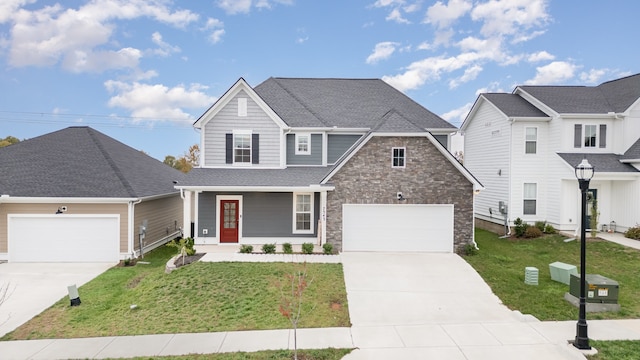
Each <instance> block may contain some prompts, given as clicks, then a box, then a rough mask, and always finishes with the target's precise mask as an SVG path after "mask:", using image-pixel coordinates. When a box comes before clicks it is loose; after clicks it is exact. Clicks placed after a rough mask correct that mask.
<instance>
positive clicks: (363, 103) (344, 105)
mask: <svg viewBox="0 0 640 360" xmlns="http://www.w3.org/2000/svg"><path fill="white" fill-rule="evenodd" d="M254 90H255V91H256V93H257V94H258V95H259V96H260V97H261V98H262V99H263V100H264V101H265V102H266V103H267V104H269V106H270V107H271V108H272V109H273V110H274V111H275V112H276V113H277V114H278V116H280V118H281V119H282V120H283V121H284V122H285V123H287V124H288V125H289V126H292V127H333V126H337V127H341V128H369V129H372V128H374V127H375V125H376V124H378V123H379V122H380V120H381V119H382V118H383V117H384V116H385V115H386V114H387V113H388V112H389V111H391V110H395V111H396V112H398V114H400V115H401V116H402V117H403V118H405V119H406V120H408V121H409V124H410V125H411V126H407V128H406V129H404V131H411V132H415V131H416V127H417V128H420V129H451V130H455V129H456V128H455V127H454V126H453V125H451V124H450V123H448V122H447V121H445V120H443V119H442V118H440V117H439V116H438V115H436V114H434V113H432V112H431V111H429V110H427V109H426V108H424V107H423V106H421V105H420V104H418V103H416V102H415V101H413V100H412V99H411V98H409V97H408V96H406V95H404V94H403V93H401V92H400V91H398V90H396V89H395V88H393V87H392V86H390V85H389V84H387V83H385V82H384V81H382V80H380V79H310V78H269V79H267V80H266V81H264V82H263V83H261V84H260V85H258V86H256V87H255V88H254Z"/></svg>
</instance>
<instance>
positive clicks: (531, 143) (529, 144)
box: [524, 127, 538, 154]
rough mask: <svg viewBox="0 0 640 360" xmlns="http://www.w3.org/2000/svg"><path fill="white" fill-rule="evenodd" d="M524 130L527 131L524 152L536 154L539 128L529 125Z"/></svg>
mask: <svg viewBox="0 0 640 360" xmlns="http://www.w3.org/2000/svg"><path fill="white" fill-rule="evenodd" d="M524 131H525V145H524V153H525V154H535V153H536V152H537V144H538V128H535V127H527V128H525V129H524Z"/></svg>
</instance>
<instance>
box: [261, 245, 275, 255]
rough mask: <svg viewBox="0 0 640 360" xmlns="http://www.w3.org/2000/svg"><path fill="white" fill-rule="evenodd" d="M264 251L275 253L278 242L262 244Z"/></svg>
mask: <svg viewBox="0 0 640 360" xmlns="http://www.w3.org/2000/svg"><path fill="white" fill-rule="evenodd" d="M262 252H263V253H265V254H275V253H276V244H264V245H262Z"/></svg>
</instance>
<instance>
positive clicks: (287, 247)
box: [282, 243, 293, 254]
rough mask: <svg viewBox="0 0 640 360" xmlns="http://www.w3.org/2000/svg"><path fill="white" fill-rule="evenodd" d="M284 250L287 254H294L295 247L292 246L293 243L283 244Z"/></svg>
mask: <svg viewBox="0 0 640 360" xmlns="http://www.w3.org/2000/svg"><path fill="white" fill-rule="evenodd" d="M282 252H283V253H285V254H293V247H292V246H291V243H284V244H282Z"/></svg>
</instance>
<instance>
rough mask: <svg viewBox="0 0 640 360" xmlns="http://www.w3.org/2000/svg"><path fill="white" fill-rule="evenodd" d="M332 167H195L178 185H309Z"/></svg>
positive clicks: (318, 179) (317, 181)
mask: <svg viewBox="0 0 640 360" xmlns="http://www.w3.org/2000/svg"><path fill="white" fill-rule="evenodd" d="M331 169H333V167H332V166H330V167H288V168H286V169H229V168H220V169H211V168H194V169H192V170H191V171H190V172H189V173H188V174H187V175H186V177H185V178H184V179H183V180H181V181H180V182H179V183H178V185H177V186H187V187H188V186H199V185H213V186H274V187H275V186H309V185H311V184H320V181H321V180H322V179H323V178H324V176H325V175H326V174H328V173H329V172H330V171H331Z"/></svg>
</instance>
